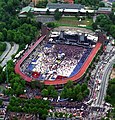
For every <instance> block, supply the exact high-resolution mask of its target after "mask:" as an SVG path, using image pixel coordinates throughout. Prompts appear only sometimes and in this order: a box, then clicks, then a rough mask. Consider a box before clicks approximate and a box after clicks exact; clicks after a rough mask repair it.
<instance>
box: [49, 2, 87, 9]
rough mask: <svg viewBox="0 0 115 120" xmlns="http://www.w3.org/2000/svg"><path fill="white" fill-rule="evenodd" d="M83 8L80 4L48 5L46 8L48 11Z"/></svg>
mask: <svg viewBox="0 0 115 120" xmlns="http://www.w3.org/2000/svg"><path fill="white" fill-rule="evenodd" d="M84 7H85V6H84V5H81V4H61V3H48V4H47V8H50V9H57V8H59V9H83V8H84Z"/></svg>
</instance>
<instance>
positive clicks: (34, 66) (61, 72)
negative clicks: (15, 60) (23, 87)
mask: <svg viewBox="0 0 115 120" xmlns="http://www.w3.org/2000/svg"><path fill="white" fill-rule="evenodd" d="M86 51H87V49H85V48H83V47H78V46H69V45H60V44H48V43H45V44H43V43H40V45H38V46H37V47H36V49H34V50H33V52H32V53H31V54H30V55H29V56H28V58H27V59H26V60H25V61H24V62H23V64H22V65H21V71H22V72H23V73H24V74H26V75H28V76H30V77H32V76H31V75H32V72H34V71H36V72H38V73H40V77H39V78H38V79H41V80H42V79H43V80H45V79H49V80H55V79H56V78H57V77H58V76H66V77H69V76H70V74H71V73H72V71H73V70H74V68H75V67H76V65H77V63H78V62H79V61H80V59H81V57H82V55H83V54H84V53H85V52H86Z"/></svg>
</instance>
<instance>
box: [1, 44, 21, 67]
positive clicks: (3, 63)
mask: <svg viewBox="0 0 115 120" xmlns="http://www.w3.org/2000/svg"><path fill="white" fill-rule="evenodd" d="M18 48H19V45H18V44H16V43H14V44H13V46H12V48H11V50H10V51H9V53H8V55H7V56H6V57H5V58H4V60H3V61H2V63H1V66H2V67H4V66H5V65H6V63H7V61H9V60H11V59H12V55H13V54H15V53H16V52H17V51H18Z"/></svg>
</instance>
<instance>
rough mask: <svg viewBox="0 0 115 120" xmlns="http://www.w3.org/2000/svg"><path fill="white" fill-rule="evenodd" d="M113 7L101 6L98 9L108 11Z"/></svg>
mask: <svg viewBox="0 0 115 120" xmlns="http://www.w3.org/2000/svg"><path fill="white" fill-rule="evenodd" d="M111 10H112V9H111V8H109V7H99V9H98V11H108V12H111Z"/></svg>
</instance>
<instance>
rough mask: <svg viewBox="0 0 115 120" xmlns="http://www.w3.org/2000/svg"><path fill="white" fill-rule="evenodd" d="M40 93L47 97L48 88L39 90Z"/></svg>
mask: <svg viewBox="0 0 115 120" xmlns="http://www.w3.org/2000/svg"><path fill="white" fill-rule="evenodd" d="M41 94H42V96H44V97H48V95H49V94H48V90H47V89H43V90H42V91H41Z"/></svg>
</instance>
